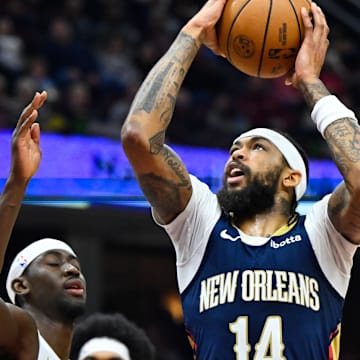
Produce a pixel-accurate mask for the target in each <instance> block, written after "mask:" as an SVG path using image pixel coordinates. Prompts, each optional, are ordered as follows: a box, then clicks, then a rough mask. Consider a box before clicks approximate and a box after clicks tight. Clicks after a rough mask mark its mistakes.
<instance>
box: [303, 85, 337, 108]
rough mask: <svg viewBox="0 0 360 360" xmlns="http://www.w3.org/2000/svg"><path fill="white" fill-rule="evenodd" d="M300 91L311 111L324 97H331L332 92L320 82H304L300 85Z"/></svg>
mask: <svg viewBox="0 0 360 360" xmlns="http://www.w3.org/2000/svg"><path fill="white" fill-rule="evenodd" d="M299 90H300V91H301V92H302V93H303V95H304V99H305V101H306V103H307V105H308V107H309V108H310V109H312V108H313V107H314V105H315V104H316V103H317V102H318V101H319V100H320V99H321V98H322V97H324V96H326V95H330V92H329V91H328V90H327V88H326V87H325V85H324V84H323V83H322V81H320V80H318V81H317V82H316V83H305V82H302V83H300V85H299Z"/></svg>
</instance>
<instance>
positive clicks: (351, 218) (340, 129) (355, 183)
mask: <svg viewBox="0 0 360 360" xmlns="http://www.w3.org/2000/svg"><path fill="white" fill-rule="evenodd" d="M312 13H313V18H314V25H313V24H312V22H311V19H310V17H309V15H308V14H307V13H306V11H303V14H302V15H303V20H304V24H305V38H304V42H303V44H302V47H301V48H300V51H299V54H298V56H297V60H296V63H295V73H294V75H293V76H292V79H291V81H290V82H291V83H292V84H293V85H294V86H296V87H297V88H298V89H299V90H300V91H301V92H302V93H303V95H304V98H305V100H306V102H307V104H308V106H309V108H310V109H311V110H312V113H311V115H312V119H313V121H314V123H315V125H316V126H317V129H318V130H319V132H320V133H321V134H322V135H323V137H324V138H325V140H326V142H327V143H328V145H329V147H330V150H331V153H332V157H333V160H334V161H335V163H336V165H337V167H338V168H339V170H340V172H341V174H342V176H343V178H344V182H342V183H341V184H340V185H339V186H338V187H337V188H336V190H335V191H334V192H333V194H332V196H331V199H330V202H329V216H330V218H331V220H332V222H333V224H334V225H335V227H336V229H337V230H338V231H339V232H340V233H341V234H342V235H343V236H344V237H346V238H347V239H348V240H350V241H351V242H353V243H356V244H360V182H359V178H360V147H359V143H360V127H359V125H358V122H357V121H356V118H355V114H354V113H353V112H352V111H351V110H349V109H348V108H347V107H346V106H345V105H344V104H342V103H341V101H340V100H339V99H337V98H336V97H335V96H334V95H331V94H330V92H329V91H328V89H327V88H326V87H325V85H324V84H323V83H322V81H321V80H320V79H319V74H320V69H321V67H322V64H323V62H324V60H325V55H326V51H327V48H328V45H329V41H328V39H327V36H328V33H329V28H328V25H327V22H326V19H325V16H324V14H323V12H322V10H321V9H320V7H318V6H317V5H315V4H314V3H312Z"/></svg>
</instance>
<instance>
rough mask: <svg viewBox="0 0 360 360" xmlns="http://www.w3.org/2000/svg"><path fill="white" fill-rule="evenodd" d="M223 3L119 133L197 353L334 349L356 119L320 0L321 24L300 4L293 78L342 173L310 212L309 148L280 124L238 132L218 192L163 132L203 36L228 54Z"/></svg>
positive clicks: (213, 357)
mask: <svg viewBox="0 0 360 360" xmlns="http://www.w3.org/2000/svg"><path fill="white" fill-rule="evenodd" d="M225 3H226V0H209V1H208V2H207V3H206V4H205V5H204V6H203V7H202V9H201V10H200V11H199V12H198V13H197V14H196V15H195V16H194V17H193V18H192V19H190V20H189V21H188V23H187V24H186V25H185V26H184V27H183V28H182V30H181V31H180V33H179V35H178V37H177V38H176V39H175V41H174V43H173V44H172V45H171V47H170V48H169V50H168V51H167V52H166V54H165V55H164V56H163V57H162V58H161V59H160V60H159V61H158V63H157V64H156V65H155V66H154V67H153V69H152V70H151V71H150V73H149V75H148V76H147V78H146V79H145V80H144V82H143V84H142V86H141V87H140V88H139V90H138V93H137V95H136V97H135V99H134V101H133V104H132V107H131V109H130V112H129V114H128V117H127V119H126V121H125V123H124V125H123V128H122V133H121V138H122V145H123V147H124V150H125V152H126V154H127V156H128V158H129V160H130V162H131V164H132V166H133V168H134V171H135V173H136V177H137V179H138V181H139V183H140V185H141V188H142V190H143V192H144V194H145V196H146V197H147V199H148V200H149V202H150V203H151V206H152V212H153V217H154V219H155V221H156V222H157V223H158V224H159V225H160V226H163V227H164V229H165V230H166V231H167V233H168V234H169V236H170V238H171V240H172V243H173V245H174V247H175V250H176V257H177V277H178V286H179V290H180V294H181V299H182V306H183V310H184V322H185V326H186V329H187V331H188V335H189V338H190V341H191V344H192V346H193V349H194V356H195V357H196V359H198V360H235V359H236V360H248V359H254V360H264V359H268V360H269V359H271V360H285V359H287V360H299V359H304V360H305V359H306V360H325V359H336V358H337V357H338V351H339V348H338V343H339V334H340V325H341V317H342V307H343V302H344V297H345V294H346V290H347V287H348V283H349V276H350V270H351V266H352V257H353V254H354V252H355V250H356V248H357V245H358V244H359V243H360V225H359V224H360V182H359V176H360V148H359V146H358V143H359V142H360V131H359V130H360V129H359V126H358V124H357V121H356V119H355V115H354V113H353V112H352V111H350V110H349V109H348V108H346V107H345V106H344V105H343V104H342V103H341V102H340V101H339V100H338V99H337V98H336V97H335V96H334V95H331V94H330V93H329V91H328V90H327V88H326V87H325V85H324V84H323V83H322V82H321V81H320V79H319V75H320V71H321V68H322V65H323V63H324V60H325V56H326V52H327V48H328V45H329V41H328V38H327V37H328V33H329V29H328V25H327V22H326V18H325V16H324V14H323V12H322V11H321V9H320V8H319V7H318V6H317V5H316V4H315V3H312V4H311V11H312V14H313V21H314V25H313V24H312V20H311V19H310V17H309V15H308V14H307V12H306V10H305V9H302V18H303V22H304V25H305V38H304V41H303V43H302V46H301V49H300V51H299V53H298V55H297V58H296V63H295V66H294V72H293V73H292V74H290V75H289V76H288V78H287V79H286V84H287V85H292V86H294V87H295V88H297V89H298V90H299V91H300V92H301V93H302V94H303V96H304V98H305V100H306V102H307V104H308V106H309V110H310V112H311V117H312V119H313V121H314V123H315V125H316V126H317V128H318V130H319V131H320V132H321V134H322V135H323V137H324V139H325V141H326V142H327V144H328V145H329V147H330V149H331V152H332V155H333V159H334V161H335V163H336V164H337V166H338V168H339V170H340V171H341V173H342V175H343V178H344V181H343V182H342V183H341V184H340V185H339V186H338V187H337V188H336V189H335V190H334V192H333V193H332V194H329V195H327V196H325V197H324V198H323V199H322V200H320V201H319V202H317V203H316V204H315V205H314V206H313V208H312V209H311V210H310V212H309V213H308V215H307V216H306V217H304V216H299V215H298V214H297V213H296V212H295V209H296V206H297V202H298V200H299V199H301V197H302V196H303V195H304V193H305V191H306V186H307V179H308V170H307V169H308V166H307V160H306V157H305V156H304V155H303V152H302V151H301V150H300V148H299V147H298V146H297V145H296V144H295V143H294V142H293V141H292V140H290V139H289V138H288V137H286V136H284V135H283V134H281V133H279V132H277V131H274V130H271V129H265V128H258V129H252V130H250V131H247V132H245V133H243V134H241V135H239V136H237V137H236V139H235V140H234V142H233V144H232V146H231V148H230V154H229V159H228V161H227V163H226V164H225V168H224V177H223V188H222V189H221V190H220V191H219V193H218V194H216V195H215V194H213V193H212V192H211V191H210V190H209V188H208V186H207V185H206V184H204V183H203V182H201V181H200V180H199V179H197V178H196V177H194V176H192V175H189V174H188V172H187V170H186V168H185V165H184V164H183V163H182V161H181V159H179V157H178V156H177V154H175V153H174V151H172V149H171V148H169V147H168V146H167V145H166V144H164V139H165V131H166V129H167V127H168V125H169V123H170V120H171V117H172V114H173V111H174V108H175V102H176V97H177V95H178V93H179V90H180V87H181V84H182V82H183V80H184V78H185V76H186V74H187V72H188V70H189V68H190V66H191V63H192V61H193V60H194V58H195V56H196V54H197V53H198V50H199V48H200V47H201V45H205V46H207V47H208V48H210V49H211V50H212V51H214V52H215V53H216V54H220V50H219V48H218V44H217V40H216V33H215V24H216V23H217V21H218V19H219V17H220V15H221V13H222V10H223V7H224V5H225ZM264 81H265V80H264ZM264 116H265V114H264ZM184 121H186V119H184Z"/></svg>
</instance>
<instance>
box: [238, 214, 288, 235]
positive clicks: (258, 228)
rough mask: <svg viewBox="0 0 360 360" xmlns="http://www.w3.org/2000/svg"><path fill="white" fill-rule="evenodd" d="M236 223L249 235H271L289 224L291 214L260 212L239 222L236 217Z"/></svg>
mask: <svg viewBox="0 0 360 360" xmlns="http://www.w3.org/2000/svg"><path fill="white" fill-rule="evenodd" d="M234 224H235V225H236V226H237V227H238V228H239V229H240V230H241V231H242V232H244V233H245V234H247V235H250V236H261V237H270V236H272V235H273V234H275V233H277V232H278V231H279V229H281V228H282V227H284V226H287V225H288V224H289V216H288V215H284V214H276V213H268V214H258V215H255V216H254V217H252V218H250V219H244V220H242V221H239V222H236V220H235V219H234Z"/></svg>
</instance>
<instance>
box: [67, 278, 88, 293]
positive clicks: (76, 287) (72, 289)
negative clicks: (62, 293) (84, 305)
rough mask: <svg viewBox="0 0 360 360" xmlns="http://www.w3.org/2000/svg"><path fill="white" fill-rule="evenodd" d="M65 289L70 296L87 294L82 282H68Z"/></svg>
mask: <svg viewBox="0 0 360 360" xmlns="http://www.w3.org/2000/svg"><path fill="white" fill-rule="evenodd" d="M64 289H65V290H66V292H67V293H68V294H70V295H74V296H83V295H84V293H85V289H84V285H83V283H82V282H81V281H80V280H68V281H67V282H66V283H65V284H64Z"/></svg>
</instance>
